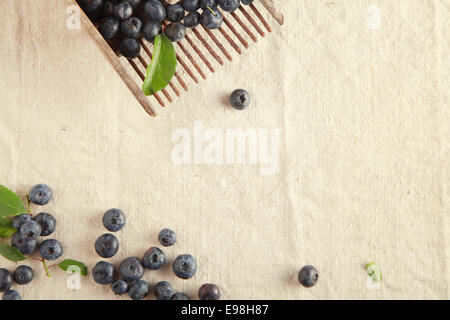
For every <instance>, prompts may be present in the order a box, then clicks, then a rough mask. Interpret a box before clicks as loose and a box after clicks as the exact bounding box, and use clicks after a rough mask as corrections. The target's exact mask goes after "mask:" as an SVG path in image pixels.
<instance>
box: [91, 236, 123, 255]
mask: <svg viewBox="0 0 450 320" xmlns="http://www.w3.org/2000/svg"><path fill="white" fill-rule="evenodd" d="M117 251H119V240H117V238H116V236H115V235H113V234H110V233H105V234H104V235H101V236H100V237H98V238H97V240H96V241H95V252H97V254H98V255H99V256H100V257H102V258H111V257H114V256H115V255H116V253H117Z"/></svg>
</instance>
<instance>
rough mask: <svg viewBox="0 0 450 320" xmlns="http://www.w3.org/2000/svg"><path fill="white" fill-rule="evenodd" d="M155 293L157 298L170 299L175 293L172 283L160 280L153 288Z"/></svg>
mask: <svg viewBox="0 0 450 320" xmlns="http://www.w3.org/2000/svg"><path fill="white" fill-rule="evenodd" d="M153 293H154V294H155V297H156V300H170V297H171V296H172V293H173V289H172V285H171V284H170V283H168V282H167V281H160V282H158V283H157V284H156V285H155V288H153Z"/></svg>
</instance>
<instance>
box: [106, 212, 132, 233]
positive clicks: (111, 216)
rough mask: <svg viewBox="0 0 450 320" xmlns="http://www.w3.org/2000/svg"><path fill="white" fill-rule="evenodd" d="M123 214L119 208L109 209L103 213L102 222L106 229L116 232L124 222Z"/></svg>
mask: <svg viewBox="0 0 450 320" xmlns="http://www.w3.org/2000/svg"><path fill="white" fill-rule="evenodd" d="M126 222H127V221H126V218H125V214H124V213H123V212H122V210H119V209H109V210H108V211H106V212H105V213H104V214H103V219H102V223H103V226H104V227H105V228H106V230H108V231H111V232H116V231H119V230H122V229H123V227H124V226H125V224H126Z"/></svg>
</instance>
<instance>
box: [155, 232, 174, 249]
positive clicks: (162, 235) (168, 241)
mask: <svg viewBox="0 0 450 320" xmlns="http://www.w3.org/2000/svg"><path fill="white" fill-rule="evenodd" d="M158 240H159V242H160V243H161V244H162V245H163V246H164V247H170V246H173V245H174V244H175V242H176V241H177V236H176V234H175V232H173V231H172V230H170V229H162V230H161V231H160V232H159V234H158Z"/></svg>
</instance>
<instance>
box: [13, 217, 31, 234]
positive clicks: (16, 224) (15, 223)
mask: <svg viewBox="0 0 450 320" xmlns="http://www.w3.org/2000/svg"><path fill="white" fill-rule="evenodd" d="M28 221H31V215H29V214H27V213H24V214H19V215H18V216H15V217H14V220H13V228H14V229H17V230H19V229H20V227H21V226H22V225H23V224H24V223H25V222H28Z"/></svg>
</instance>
